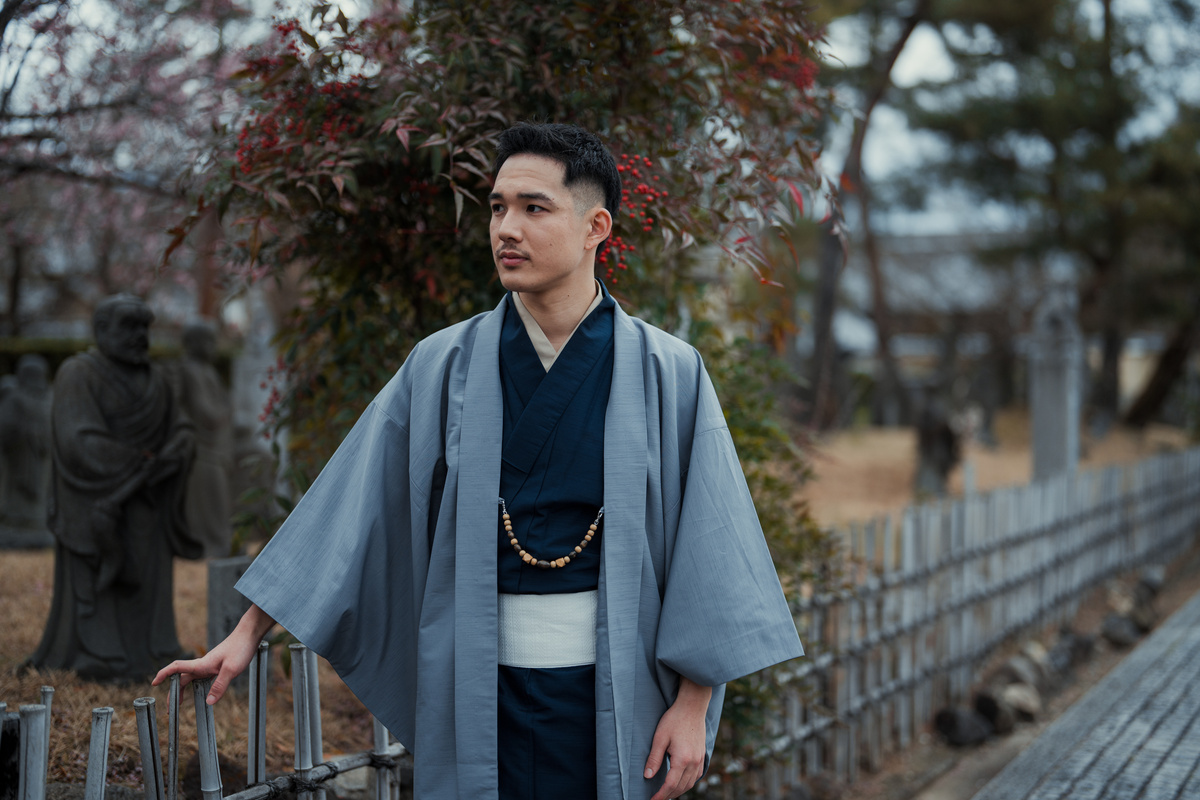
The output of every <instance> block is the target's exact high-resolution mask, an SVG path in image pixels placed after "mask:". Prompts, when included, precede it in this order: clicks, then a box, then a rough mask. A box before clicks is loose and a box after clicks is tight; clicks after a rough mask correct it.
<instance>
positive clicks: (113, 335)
mask: <svg viewBox="0 0 1200 800" xmlns="http://www.w3.org/2000/svg"><path fill="white" fill-rule="evenodd" d="M153 319H154V315H153V314H152V313H151V311H150V309H149V308H147V307H146V305H145V303H143V302H142V301H141V300H140V299H138V298H137V297H134V296H132V295H116V296H114V297H109V298H106V299H105V300H103V301H101V303H100V304H99V305H98V306H97V307H96V312H95V315H94V317H93V330H94V332H95V336H96V346H97V347H96V349H93V350H89V351H88V352H86V353H81V354H79V355H75V356H72V357H71V358H69V359H67V360H66V361H65V362H63V365H62V366H61V367H60V368H59V371H58V375H57V377H56V378H55V381H54V403H53V410H52V414H51V423H52V428H53V448H54V467H53V473H52V474H53V479H52V482H51V494H50V512H49V524H50V530H51V532H52V533H53V534H54V536H55V538H56V539H57V543H56V545H55V564H54V600H53V603H52V605H51V608H50V617H49V619H48V620H47V621H46V630H45V633H44V634H43V636H42V643H41V645H39V647H38V649H37V652H36V653H34V654H33V656H32V657H31V659H30V661H31V663H32V664H33V666H36V667H40V668H51V669H70V670H74V671H75V672H77V673H78V674H79V675H80V676H81V677H84V678H89V679H92V680H123V679H124V680H127V679H141V678H143V677H144V676H147V675H151V674H153V673H154V672H155V671H156V670H157V669H158V668H159V667H161V666H162V665H163V664H165V663H167V662H169V661H171V660H172V659H174V658H177V657H178V656H179V655H180V653H181V648H180V646H179V640H178V637H177V636H176V633H175V614H174V610H173V605H172V556H174V555H177V556H182V557H184V558H199V557H200V556H201V554H202V553H203V548H202V547H201V546H200V544H199V543H198V542H196V541H194V540H193V539H191V538H190V537H189V535H188V531H187V526H186V523H185V521H184V489H185V487H186V482H187V475H188V470H189V468H190V467H191V462H192V454H193V449H194V446H195V445H194V435H193V432H192V426H191V424H190V422H188V421H187V418H186V417H185V416H183V414H181V413H180V412H179V409H178V408H177V406H176V404H175V401H174V399H173V396H172V394H171V391H170V388H169V386H168V384H167V381H166V379H165V378H164V376H163V374H162V372H161V371H160V369H159V368H158V367H157V366H155V365H153V364H151V363H150V357H149V327H150V323H151V322H152V321H153Z"/></svg>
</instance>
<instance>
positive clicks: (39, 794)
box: [17, 703, 49, 800]
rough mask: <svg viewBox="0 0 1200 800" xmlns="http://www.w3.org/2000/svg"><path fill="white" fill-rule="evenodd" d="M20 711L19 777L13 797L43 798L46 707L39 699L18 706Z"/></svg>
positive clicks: (28, 799) (43, 799) (24, 798)
mask: <svg viewBox="0 0 1200 800" xmlns="http://www.w3.org/2000/svg"><path fill="white" fill-rule="evenodd" d="M20 714H21V743H20V748H19V750H20V752H19V755H18V758H19V759H20V762H19V763H20V767H19V769H20V780H19V781H18V784H17V797H18V798H19V800H45V797H46V767H47V765H48V763H49V758H48V756H49V754H48V753H47V752H46V727H47V725H46V707H45V706H44V705H42V704H41V703H29V704H27V705H22V706H21V707H20Z"/></svg>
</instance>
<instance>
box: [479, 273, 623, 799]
mask: <svg viewBox="0 0 1200 800" xmlns="http://www.w3.org/2000/svg"><path fill="white" fill-rule="evenodd" d="M614 305H615V303H614V302H613V299H612V298H611V297H609V296H608V294H607V292H606V293H605V296H604V299H603V300H602V301H601V303H600V305H599V306H597V307H596V309H595V310H594V311H593V312H592V313H591V314H589V315H588V317H587V318H586V319H584V320H583V321H582V322H581V323H580V325H579V327H578V328H576V330H575V332H574V334H572V336H571V338H570V340H569V341H568V342H567V344H566V345H565V346H564V348H563V349H562V351H561V352H560V353H559V356H558V358H557V359H556V360H555V362H554V365H553V366H552V367H551V368H550V371H549V372H547V371H546V370H545V368H544V367H543V365H542V362H541V360H540V359H539V358H538V355H537V352H536V351H535V349H534V346H533V343H532V342H531V341H530V339H529V336H528V334H527V333H526V330H525V325H524V323H523V322H522V320H521V317H520V315H519V314H518V313H517V310H516V309H515V308H514V307H513V305H512V300H511V296H510V298H509V301H508V307H507V308H506V310H505V318H504V327H503V329H502V331H501V334H500V387H501V392H502V394H503V397H504V432H503V440H502V442H503V444H502V447H503V450H502V453H503V458H502V462H501V467H500V496H501V497H503V498H504V499H505V503H506V506H507V508H508V513H509V516H510V518H511V521H512V525H513V532H514V533H515V534H516V537H517V540H518V541H520V542H521V544H522V546H523V547H524V548H525V549H526V550H528V551H529V552H530V553H534V554H536V555H538V557H540V558H546V559H554V558H558V557H561V556H564V555H567V554H569V553H572V552H573V550H574V548H575V547H576V545H578V544H579V543H580V541H581V540H582V539H583V535H584V534H585V533H586V532H587V530H588V525H590V524H591V523H592V521H593V520H594V519H595V517H596V513H597V512H598V511H599V509H600V507H601V506H602V505H603V504H604V415H605V410H606V408H607V406H608V395H609V390H610V388H611V386H612V370H613V307H614ZM497 523H498V528H497V531H498V533H497V547H498V548H499V553H498V555H497V559H496V567H497V578H498V589H499V591H500V592H501V593H503V594H565V593H571V592H584V591H589V590H592V589H597V588H598V587H599V583H600V541H599V539H600V537H599V536H597V537H596V538H594V539H593V541H592V542H591V544H590V545H589V546H588V547H587V548H585V549H584V550H583V552H582V553H581V554H580V555H578V556H575V557H573V558H572V560H571V563H569V564H567V565H566V566H565V567H563V568H561V569H539V568H538V567H536V566H531V565H529V564H526V563H525V562H524V561H522V560H521V558H520V557H519V556H518V555H517V554H516V552H514V550H513V548H512V546H511V545H510V544H509V540H508V536H507V534H506V533H505V530H504V525H503V522H502V521H501V520H500V519H499V517H497ZM601 524H603V522H601ZM602 531H603V528H601V535H602ZM595 682H596V667H595V665H594V664H592V665H586V666H577V667H562V668H558V669H526V668H519V667H510V666H504V665H501V666H500V667H499V686H498V698H497V699H498V709H497V710H498V731H497V733H498V736H497V740H498V749H499V752H498V755H499V758H498V764H499V768H500V798H501V800H542V799H543V798H545V800H549V799H550V798H563V797H570V798H573V799H574V798H578V799H579V800H587V799H588V798H595V797H596V694H595ZM531 764H533V765H537V766H536V769H529V765H531Z"/></svg>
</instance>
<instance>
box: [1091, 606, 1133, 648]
mask: <svg viewBox="0 0 1200 800" xmlns="http://www.w3.org/2000/svg"><path fill="white" fill-rule="evenodd" d="M1100 635H1101V636H1103V637H1104V638H1105V639H1106V640H1108V641H1109V642H1110V643H1111V644H1112V645H1113V646H1115V647H1120V648H1125V647H1133V645H1135V644H1137V641H1138V639H1139V638H1141V635H1142V634H1141V631H1140V630H1139V629H1138V626H1137V624H1136V623H1135V622H1134V621H1133V620H1131V619H1130V618H1129V617H1126V616H1122V615H1121V614H1118V613H1116V612H1113V613H1111V614H1109V615H1108V616H1107V617H1105V618H1104V622H1103V623H1102V624H1101V625H1100Z"/></svg>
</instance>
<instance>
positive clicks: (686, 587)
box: [655, 366, 804, 686]
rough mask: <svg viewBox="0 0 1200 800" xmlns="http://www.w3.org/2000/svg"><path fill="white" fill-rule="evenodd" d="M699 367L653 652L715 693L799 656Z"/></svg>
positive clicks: (790, 622) (767, 556) (790, 621)
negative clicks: (681, 484)
mask: <svg viewBox="0 0 1200 800" xmlns="http://www.w3.org/2000/svg"><path fill="white" fill-rule="evenodd" d="M699 369H700V372H699V375H698V380H697V389H696V409H695V410H696V414H695V425H694V428H693V430H692V435H691V438H690V448H689V447H688V446H687V445H688V444H689V443H688V442H681V443H680V444H681V445H682V446H681V447H680V452H681V453H683V454H684V457H685V458H686V461H685V463H684V464H683V465H682V466H683V469H684V470H685V473H684V474H683V475H682V476H681V477H682V483H683V488H682V494H681V496H680V499H679V503H680V505H679V510H678V529H677V531H676V532H675V535H674V537H673V539H669V547H670V557H669V558H668V559H667V565H668V566H667V572H666V580H665V584H664V590H663V601H662V613H661V617H660V621H659V626H658V638H657V642H656V648H655V654H656V658H657V660H658V661H659V663H660V665H662V666H665V667H668V668H669V669H671V670H674V671H675V672H677V673H679V674H680V675H683V676H685V677H687V678H689V679H690V680H692V681H695V682H696V683H698V684H701V685H703V686H718V685H720V684H723V683H727V682H729V681H731V680H733V679H735V678H740V677H742V676H743V675H748V674H749V673H751V672H755V671H757V670H760V669H763V668H764V667H768V666H771V665H772V664H777V663H779V662H781V661H787V660H788V659H791V658H796V657H797V656H801V655H803V654H804V649H803V647H802V646H801V644H800V637H799V636H798V635H797V633H796V625H795V622H794V620H793V618H792V614H791V611H790V609H789V608H788V604H787V601H786V600H785V598H784V595H783V590H782V589H781V587H780V584H779V578H778V576H777V574H776V571H775V565H774V563H773V561H772V559H771V554H770V551H769V550H768V549H767V544H766V541H765V540H764V538H763V533H762V527H761V526H760V524H759V521H758V514H757V513H756V511H755V509H754V502H753V500H752V499H751V496H750V491H749V489H748V487H747V486H746V479H745V476H744V475H743V473H742V468H741V464H740V463H739V461H738V457H737V451H736V450H735V449H734V445H733V439H732V437H731V436H730V434H729V429H728V427H727V425H726V424H725V417H724V414H722V412H721V407H720V403H719V402H718V400H717V395H716V392H715V391H714V390H713V386H712V382H711V381H710V380H709V377H708V374H707V373H706V372H705V371H704V369H703V366H700V368H699ZM689 450H690V452H689Z"/></svg>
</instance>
